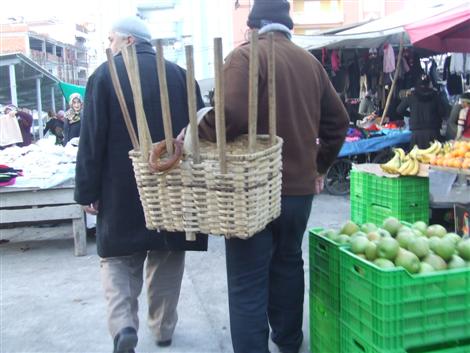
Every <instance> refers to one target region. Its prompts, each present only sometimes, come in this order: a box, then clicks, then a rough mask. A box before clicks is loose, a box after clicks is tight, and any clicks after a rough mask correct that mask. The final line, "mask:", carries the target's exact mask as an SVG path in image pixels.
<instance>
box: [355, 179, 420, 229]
mask: <svg viewBox="0 0 470 353" xmlns="http://www.w3.org/2000/svg"><path fill="white" fill-rule="evenodd" d="M350 199H351V219H352V220H353V221H354V222H356V223H359V224H362V223H365V222H372V223H375V224H382V221H383V220H384V219H385V218H387V217H390V216H393V217H396V218H398V219H399V220H400V221H406V222H410V223H414V222H416V221H425V222H427V221H428V219H429V179H428V178H421V177H412V176H405V177H396V178H387V177H379V176H377V175H374V174H371V173H365V172H361V171H357V170H351V192H350Z"/></svg>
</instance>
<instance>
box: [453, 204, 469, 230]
mask: <svg viewBox="0 0 470 353" xmlns="http://www.w3.org/2000/svg"><path fill="white" fill-rule="evenodd" d="M454 219H455V232H456V233H457V234H458V235H461V236H463V237H465V236H467V237H469V236H470V204H459V203H456V204H455V205H454Z"/></svg>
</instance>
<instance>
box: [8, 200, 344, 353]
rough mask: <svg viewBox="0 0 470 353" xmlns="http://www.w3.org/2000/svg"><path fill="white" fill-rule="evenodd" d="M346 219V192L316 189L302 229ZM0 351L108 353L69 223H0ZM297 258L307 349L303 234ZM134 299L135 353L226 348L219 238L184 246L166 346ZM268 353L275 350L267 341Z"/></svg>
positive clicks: (91, 269)
mask: <svg viewBox="0 0 470 353" xmlns="http://www.w3.org/2000/svg"><path fill="white" fill-rule="evenodd" d="M348 218H349V199H348V198H347V197H339V196H331V195H327V194H322V195H319V196H317V197H316V198H315V199H314V201H313V207H312V212H311V215H310V219H309V225H308V227H307V229H308V228H310V227H313V226H321V227H338V226H339V225H340V224H342V223H343V222H345V221H346V220H347V219H348ZM0 238H1V239H8V240H9V242H8V243H4V244H1V245H0V353H33V352H34V353H65V352H70V353H110V352H112V340H111V337H110V336H109V333H108V330H107V326H106V305H105V300H104V297H103V291H102V287H101V282H100V276H99V274H100V273H99V258H98V256H97V255H96V246H95V242H94V240H93V239H88V255H87V256H82V257H75V256H73V239H72V227H71V223H70V224H60V225H56V226H54V227H42V228H38V227H24V228H15V229H0ZM302 248H303V257H304V262H305V265H304V266H305V278H306V281H305V283H306V288H305V301H304V324H303V331H304V336H305V339H304V342H303V344H302V348H301V351H300V352H301V353H307V352H309V348H308V347H309V330H308V291H309V285H308V283H309V282H308V272H309V263H308V237H307V236H305V237H304V240H303V245H302ZM146 307H147V305H146V296H145V289H144V290H143V293H142V295H141V297H140V310H139V317H140V323H141V324H140V329H139V342H138V345H137V350H136V352H137V353H157V352H162V353H163V352H166V353H230V352H233V350H232V344H231V338H230V328H229V315H228V302H227V286H226V274H225V257H224V240H223V238H219V237H210V240H209V250H208V252H207V253H196V252H193V253H191V252H188V253H187V256H186V269H185V274H184V279H183V284H182V290H181V297H180V302H179V305H178V313H179V321H178V325H177V327H176V331H175V334H174V337H173V344H172V345H171V346H170V347H167V348H159V347H157V346H156V345H155V341H154V338H153V337H152V334H151V332H150V330H149V329H148V327H147V325H146V315H145V314H146V310H145V308H146ZM270 349H271V352H272V353H278V350H277V348H276V347H275V345H274V344H273V343H272V342H270Z"/></svg>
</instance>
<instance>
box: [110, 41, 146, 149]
mask: <svg viewBox="0 0 470 353" xmlns="http://www.w3.org/2000/svg"><path fill="white" fill-rule="evenodd" d="M106 57H107V59H108V65H109V73H110V75H111V81H112V83H113V87H114V91H115V92H116V96H117V99H118V102H119V106H120V107H121V111H122V115H123V117H124V122H125V124H126V128H127V131H128V132H129V137H130V138H131V142H132V147H133V148H134V150H136V151H137V150H139V148H140V147H139V141H138V140H137V135H136V133H135V130H134V125H132V121H131V116H130V114H129V109H127V105H126V100H125V98H124V93H123V92H122V87H121V82H120V81H119V76H118V73H117V70H116V63H115V62H114V55H113V53H112V51H111V49H109V48H108V49H106Z"/></svg>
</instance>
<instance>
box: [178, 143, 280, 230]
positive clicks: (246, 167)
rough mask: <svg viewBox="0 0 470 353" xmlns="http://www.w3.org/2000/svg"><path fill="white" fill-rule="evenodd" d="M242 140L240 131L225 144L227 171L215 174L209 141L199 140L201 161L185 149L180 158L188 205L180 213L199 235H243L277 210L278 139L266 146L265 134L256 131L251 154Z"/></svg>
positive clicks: (214, 154) (260, 226) (214, 150)
mask: <svg viewBox="0 0 470 353" xmlns="http://www.w3.org/2000/svg"><path fill="white" fill-rule="evenodd" d="M247 142H248V137H247V136H246V135H244V136H240V137H238V138H237V139H236V140H235V141H233V142H231V143H229V144H227V154H226V156H227V173H226V174H221V173H220V164H219V161H218V154H217V146H216V144H214V143H210V142H208V141H201V159H202V161H201V163H200V164H195V163H193V160H192V155H191V154H190V153H189V154H188V155H186V156H185V158H184V161H183V163H182V173H183V184H184V189H185V190H184V194H185V196H186V198H187V200H189V201H192V202H188V204H187V205H188V206H189V205H190V207H193V208H192V209H190V208H189V207H184V208H185V212H184V213H185V215H186V214H187V215H190V216H192V218H193V219H195V220H196V221H197V227H198V228H199V230H200V231H201V232H203V233H207V234H223V235H225V236H226V237H231V236H236V237H239V238H247V237H250V236H252V235H254V234H255V233H257V232H259V231H260V230H262V229H264V228H265V227H266V225H267V224H268V223H269V222H271V221H272V220H274V219H275V218H277V217H278V216H279V214H280V211H281V209H280V200H281V184H282V183H281V177H282V175H281V169H282V159H281V150H282V139H281V138H279V137H277V138H276V142H275V144H273V145H271V144H270V140H269V136H267V135H266V136H263V135H258V136H257V150H256V151H255V152H254V153H248V150H247ZM188 165H189V166H190V167H188ZM188 193H189V194H188ZM185 221H188V219H187V218H186V219H185Z"/></svg>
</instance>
